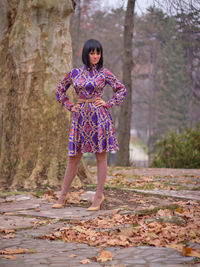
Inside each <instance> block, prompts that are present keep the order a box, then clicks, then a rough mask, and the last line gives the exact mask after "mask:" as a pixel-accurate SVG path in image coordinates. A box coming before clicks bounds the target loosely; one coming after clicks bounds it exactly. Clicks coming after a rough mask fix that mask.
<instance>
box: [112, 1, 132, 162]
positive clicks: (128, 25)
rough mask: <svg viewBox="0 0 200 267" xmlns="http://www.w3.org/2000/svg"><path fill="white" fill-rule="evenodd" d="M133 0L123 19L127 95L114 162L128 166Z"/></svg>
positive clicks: (122, 108)
mask: <svg viewBox="0 0 200 267" xmlns="http://www.w3.org/2000/svg"><path fill="white" fill-rule="evenodd" d="M134 10H135V0H128V4H127V9H126V15H125V21H124V48H123V49H124V57H123V83H124V84H125V86H126V89H127V97H126V100H125V101H124V103H123V104H122V105H121V107H120V115H119V125H118V133H119V147H120V151H119V152H118V153H117V160H116V164H117V165H120V166H128V165H130V162H129V143H130V130H131V111H132V75H131V74H132V68H133V54H132V50H133V49H132V39H133V28H134Z"/></svg>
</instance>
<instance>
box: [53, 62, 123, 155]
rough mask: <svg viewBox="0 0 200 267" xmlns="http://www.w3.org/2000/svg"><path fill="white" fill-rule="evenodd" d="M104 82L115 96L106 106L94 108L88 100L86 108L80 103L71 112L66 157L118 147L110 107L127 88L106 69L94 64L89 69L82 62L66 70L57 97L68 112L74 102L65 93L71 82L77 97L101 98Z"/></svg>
mask: <svg viewBox="0 0 200 267" xmlns="http://www.w3.org/2000/svg"><path fill="white" fill-rule="evenodd" d="M106 84H109V85H110V86H111V87H112V89H113V91H114V95H113V97H112V98H111V99H110V100H109V101H108V102H107V103H106V105H105V106H101V107H96V106H95V104H94V103H88V107H87V108H86V103H81V104H80V108H79V110H78V111H77V112H74V114H73V120H72V125H71V130H70V135H69V149H68V155H69V156H75V155H77V154H79V153H81V154H83V153H86V152H92V153H101V152H103V151H112V150H119V145H118V142H117V138H116V134H115V128H114V125H113V121H112V118H111V114H110V112H109V108H110V107H112V106H113V105H119V104H121V103H122V101H123V99H124V98H125V96H126V94H127V91H126V88H125V86H124V85H123V84H122V83H121V82H120V81H119V80H118V79H117V78H116V77H115V76H114V75H113V74H112V73H111V72H110V71H109V70H108V69H106V68H101V69H100V70H98V69H97V68H96V67H93V68H92V69H90V70H88V69H87V67H86V66H85V65H84V66H83V67H81V68H76V69H73V70H72V71H70V72H69V73H67V75H66V76H65V78H64V79H63V80H62V81H61V82H60V84H59V85H58V87H57V92H56V97H57V100H58V101H59V103H61V105H63V106H64V107H65V108H67V109H68V110H69V111H71V110H72V107H73V104H72V103H71V102H70V101H69V98H68V97H67V95H66V91H67V89H68V88H69V87H70V85H73V86H74V89H75V91H76V94H77V95H78V98H79V99H94V98H99V97H100V98H101V97H102V95H103V89H104V87H105V86H106Z"/></svg>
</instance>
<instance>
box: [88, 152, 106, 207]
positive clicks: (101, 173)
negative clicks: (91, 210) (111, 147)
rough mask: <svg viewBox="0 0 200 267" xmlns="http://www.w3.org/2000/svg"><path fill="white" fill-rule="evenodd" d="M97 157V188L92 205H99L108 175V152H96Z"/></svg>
mask: <svg viewBox="0 0 200 267" xmlns="http://www.w3.org/2000/svg"><path fill="white" fill-rule="evenodd" d="M96 159H97V182H98V184H97V190H96V194H95V196H94V200H93V203H92V206H91V207H97V206H98V205H99V204H100V202H101V199H102V195H103V188H104V184H105V181H106V175H107V155H106V152H102V153H96Z"/></svg>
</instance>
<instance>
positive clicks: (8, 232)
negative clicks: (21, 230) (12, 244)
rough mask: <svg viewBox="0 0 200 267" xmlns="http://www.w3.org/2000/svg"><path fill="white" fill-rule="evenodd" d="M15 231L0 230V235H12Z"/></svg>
mask: <svg viewBox="0 0 200 267" xmlns="http://www.w3.org/2000/svg"><path fill="white" fill-rule="evenodd" d="M14 232H15V230H12V229H11V230H9V229H0V233H5V234H10V233H14Z"/></svg>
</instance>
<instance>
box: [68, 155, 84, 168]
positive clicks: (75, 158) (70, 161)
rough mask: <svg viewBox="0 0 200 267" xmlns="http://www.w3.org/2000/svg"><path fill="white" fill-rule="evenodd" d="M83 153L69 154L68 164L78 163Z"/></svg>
mask: <svg viewBox="0 0 200 267" xmlns="http://www.w3.org/2000/svg"><path fill="white" fill-rule="evenodd" d="M81 156H82V155H81V154H78V155H76V156H69V159H68V164H70V165H77V164H78V163H79V161H80V159H81Z"/></svg>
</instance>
